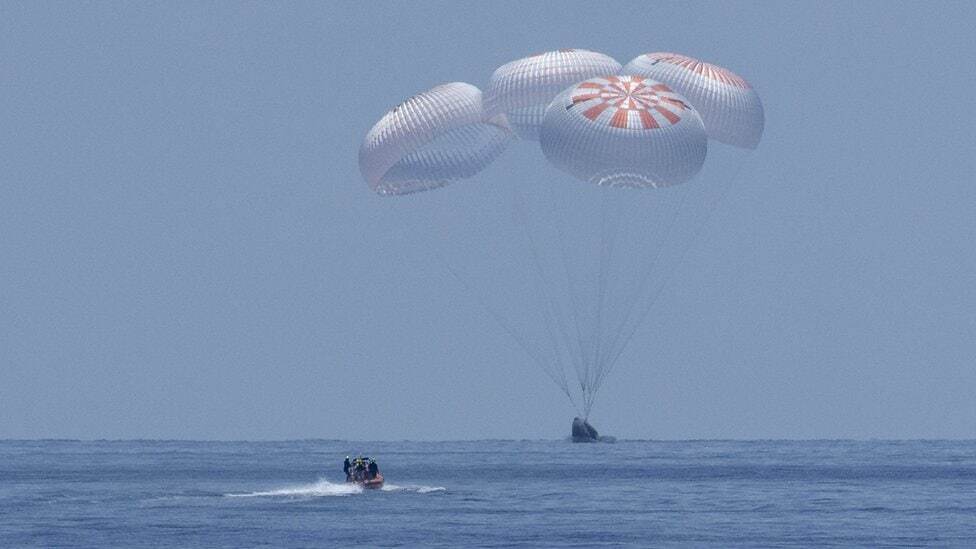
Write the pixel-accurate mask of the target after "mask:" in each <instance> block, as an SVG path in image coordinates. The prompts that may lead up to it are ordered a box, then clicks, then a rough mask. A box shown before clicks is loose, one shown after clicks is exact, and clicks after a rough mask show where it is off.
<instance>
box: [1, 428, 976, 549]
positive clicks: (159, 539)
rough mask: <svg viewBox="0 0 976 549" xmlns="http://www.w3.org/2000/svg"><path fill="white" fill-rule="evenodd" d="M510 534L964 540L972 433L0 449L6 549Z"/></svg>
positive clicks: (717, 541) (887, 542)
mask: <svg viewBox="0 0 976 549" xmlns="http://www.w3.org/2000/svg"><path fill="white" fill-rule="evenodd" d="M359 452H363V453H368V454H369V455H372V456H375V457H376V458H377V459H378V461H379V464H380V466H381V469H382V470H383V472H384V474H385V475H386V478H387V481H388V484H387V486H386V488H385V489H384V490H382V491H362V490H359V489H357V488H355V487H351V486H348V485H345V484H344V483H341V482H340V479H341V476H342V472H341V461H342V458H343V457H344V456H345V455H347V454H354V453H359ZM520 543H521V544H530V545H545V546H579V547H585V546H595V545H607V546H614V545H641V546H647V545H668V546H673V545H684V546H705V545H708V546H715V547H727V546H730V545H740V546H753V545H761V546H811V545H835V546H919V545H923V546H940V547H945V546H959V547H967V546H968V547H976V441H904V442H894V441H892V442H887V441H869V442H854V441H801V442H794V441H751V442H731V441H689V442H656V441H621V442H617V443H616V444H570V443H568V442H564V441H478V442H376V443H365V442H343V441H287V442H176V441H173V442H170V441H94V442H76V441H0V546H2V547H15V546H44V547H91V546H118V547H158V546H181V547H188V546H205V547H242V546H258V545H266V546H274V547H322V546H356V545H362V546H395V545H408V546H415V545H426V546H443V547H458V546H485V547H493V546H506V545H511V544H520Z"/></svg>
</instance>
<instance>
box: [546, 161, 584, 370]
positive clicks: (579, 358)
mask: <svg viewBox="0 0 976 549" xmlns="http://www.w3.org/2000/svg"><path fill="white" fill-rule="evenodd" d="M556 202H557V198H556V190H555V184H553V183H552V181H551V180H550V184H549V207H550V214H551V215H552V218H553V221H554V222H555V225H556V235H557V238H558V240H559V242H558V245H559V255H560V259H561V263H562V264H563V271H565V274H566V284H567V287H568V289H569V309H570V313H571V316H572V320H573V326H574V328H575V329H576V357H575V358H576V359H575V360H574V361H573V367H574V369H575V370H576V378H577V380H578V379H581V378H582V376H583V369H584V368H585V365H586V351H585V350H584V343H583V330H582V329H581V328H580V320H579V317H580V308H581V307H580V304H579V301H578V297H577V294H576V282H575V277H574V276H573V270H572V269H570V268H569V251H568V250H567V249H566V228H565V227H564V222H565V218H567V217H568V216H567V215H560V212H559V211H558V210H559V208H557V205H556ZM569 347H570V354H571V355H572V350H571V349H572V347H573V345H572V343H570V345H569Z"/></svg>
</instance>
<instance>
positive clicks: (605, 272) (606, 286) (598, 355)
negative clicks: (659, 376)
mask: <svg viewBox="0 0 976 549" xmlns="http://www.w3.org/2000/svg"><path fill="white" fill-rule="evenodd" d="M620 190H623V189H620ZM601 191H603V202H602V205H601V209H602V213H601V215H602V221H601V226H600V232H601V236H600V240H601V247H600V276H599V280H598V295H597V323H596V332H595V335H594V337H595V339H596V349H595V350H594V352H593V374H592V379H588V380H587V382H588V384H589V385H590V389H591V390H590V392H591V398H595V396H596V395H595V393H596V391H595V384H596V380H597V379H599V378H600V374H601V372H602V370H603V366H604V363H603V360H602V356H603V355H602V352H601V351H602V347H603V345H604V339H605V338H604V329H603V328H604V327H603V317H604V310H605V308H606V305H607V304H606V296H607V292H609V291H610V279H611V276H610V272H609V271H610V269H611V267H612V266H613V251H614V247H615V244H616V240H617V229H618V227H619V224H620V215H619V214H620V212H619V211H618V210H615V211H614V212H613V214H612V215H611V216H610V230H609V233H608V231H607V210H608V206H607V202H608V201H610V202H611V203H612V204H615V202H613V197H612V196H611V195H610V193H611V192H616V190H614V189H601ZM608 196H611V198H607V197H608Z"/></svg>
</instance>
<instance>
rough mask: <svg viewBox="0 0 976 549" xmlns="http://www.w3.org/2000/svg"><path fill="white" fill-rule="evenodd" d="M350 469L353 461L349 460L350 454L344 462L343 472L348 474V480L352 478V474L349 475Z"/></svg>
mask: <svg viewBox="0 0 976 549" xmlns="http://www.w3.org/2000/svg"><path fill="white" fill-rule="evenodd" d="M349 469H352V463H350V462H349V456H346V459H345V461H343V462H342V472H343V473H345V474H346V482H349V481H350V480H352V476H350V475H349Z"/></svg>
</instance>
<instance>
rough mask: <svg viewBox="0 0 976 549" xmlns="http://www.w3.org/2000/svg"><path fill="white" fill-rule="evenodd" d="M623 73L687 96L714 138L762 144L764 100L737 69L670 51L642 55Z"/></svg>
mask: <svg viewBox="0 0 976 549" xmlns="http://www.w3.org/2000/svg"><path fill="white" fill-rule="evenodd" d="M622 72H623V73H624V74H635V75H639V76H644V77H646V78H653V79H654V80H658V81H661V82H664V83H665V84H667V85H669V86H671V88H673V89H674V90H675V91H677V92H678V93H680V94H681V95H684V96H685V97H687V98H688V100H689V101H690V102H691V104H692V105H694V106H695V108H696V109H698V112H699V113H700V114H701V117H702V121H703V122H704V123H705V131H706V132H708V137H710V138H711V139H714V140H716V141H720V142H722V143H726V144H728V145H734V146H736V147H742V148H746V149H755V148H756V146H757V145H759V140H760V139H761V138H762V133H763V125H764V115H763V106H762V101H760V100H759V95H758V94H756V91H755V90H754V89H753V88H752V86H751V85H750V84H749V83H748V82H746V80H745V79H744V78H742V77H741V76H739V75H737V74H735V73H734V72H732V71H730V70H728V69H726V68H723V67H720V66H718V65H712V64H711V63H705V62H703V61H699V60H698V59H695V58H693V57H688V56H685V55H681V54H677V53H670V52H656V53H646V54H643V55H639V56H637V57H636V58H634V59H633V60H632V61H631V62H630V63H627V65H626V66H624V68H623V71H622Z"/></svg>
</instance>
